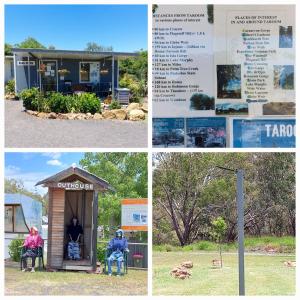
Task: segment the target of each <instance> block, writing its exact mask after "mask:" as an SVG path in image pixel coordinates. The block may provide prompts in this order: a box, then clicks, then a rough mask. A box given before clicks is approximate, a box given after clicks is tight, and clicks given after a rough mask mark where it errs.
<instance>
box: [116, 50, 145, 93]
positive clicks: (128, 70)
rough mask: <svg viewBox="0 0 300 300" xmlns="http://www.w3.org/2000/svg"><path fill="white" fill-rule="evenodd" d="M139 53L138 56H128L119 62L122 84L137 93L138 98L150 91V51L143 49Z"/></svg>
mask: <svg viewBox="0 0 300 300" xmlns="http://www.w3.org/2000/svg"><path fill="white" fill-rule="evenodd" d="M138 54H139V55H138V57H128V58H126V59H123V60H121V61H120V62H119V72H120V84H122V87H127V88H129V89H130V90H131V91H133V92H134V93H136V95H135V96H136V97H137V98H138V97H144V96H145V95H147V92H148V86H147V82H148V51H144V50H141V51H140V52H139V53H138ZM128 78H130V81H129V80H128ZM135 86H138V89H137V88H135Z"/></svg>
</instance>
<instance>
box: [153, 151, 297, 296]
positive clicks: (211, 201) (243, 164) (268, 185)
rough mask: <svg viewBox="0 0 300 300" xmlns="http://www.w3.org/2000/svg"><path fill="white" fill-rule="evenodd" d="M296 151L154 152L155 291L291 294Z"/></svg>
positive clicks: (156, 293) (173, 293)
mask: <svg viewBox="0 0 300 300" xmlns="http://www.w3.org/2000/svg"><path fill="white" fill-rule="evenodd" d="M295 162H296V155H295V153H293V152H154V153H153V157H152V165H153V168H152V174H153V175H152V195H153V200H152V201H153V212H152V215H153V222H152V227H153V229H152V235H153V237H152V241H153V246H152V289H153V295H154V296H162V295H163V296H173V297H174V296H237V295H240V296H242V295H247V296H275V295H280V296H287V295H295V293H296V274H295V267H296V251H295V246H296V234H295V230H296V209H295V204H296V185H295V184H296V183H295V172H296V165H295Z"/></svg>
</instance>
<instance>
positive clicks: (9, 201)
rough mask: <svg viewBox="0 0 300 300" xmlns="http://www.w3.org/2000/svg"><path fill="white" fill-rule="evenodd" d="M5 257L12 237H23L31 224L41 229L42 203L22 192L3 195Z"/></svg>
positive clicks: (7, 256)
mask: <svg viewBox="0 0 300 300" xmlns="http://www.w3.org/2000/svg"><path fill="white" fill-rule="evenodd" d="M4 220H5V225H4V231H5V258H9V253H8V246H9V244H10V243H11V241H13V240H14V239H17V238H25V237H26V236H27V235H28V234H29V230H30V228H31V227H32V226H35V227H37V229H38V230H39V232H41V229H42V203H41V202H39V201H37V200H35V199H32V198H31V197H28V196H26V195H22V194H5V195H4Z"/></svg>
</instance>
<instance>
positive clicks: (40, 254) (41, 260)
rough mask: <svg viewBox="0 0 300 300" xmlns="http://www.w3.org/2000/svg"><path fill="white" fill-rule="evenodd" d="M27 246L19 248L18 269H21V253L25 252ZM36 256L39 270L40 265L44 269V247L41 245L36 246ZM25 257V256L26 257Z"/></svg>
mask: <svg viewBox="0 0 300 300" xmlns="http://www.w3.org/2000/svg"><path fill="white" fill-rule="evenodd" d="M26 250H27V248H26V247H25V246H23V247H22V248H21V253H20V254H21V260H20V269H21V270H22V256H23V254H24V253H25V252H26ZM36 258H38V259H39V271H41V270H42V267H43V270H44V269H45V265H44V248H43V247H39V248H38V253H37V256H36ZM26 259H27V258H26Z"/></svg>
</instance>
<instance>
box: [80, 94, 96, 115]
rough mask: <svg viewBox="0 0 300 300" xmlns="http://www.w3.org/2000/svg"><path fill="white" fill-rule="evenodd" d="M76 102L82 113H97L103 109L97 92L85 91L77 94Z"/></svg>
mask: <svg viewBox="0 0 300 300" xmlns="http://www.w3.org/2000/svg"><path fill="white" fill-rule="evenodd" d="M76 97H77V99H76ZM75 102H78V110H79V111H80V112H82V113H88V112H89V113H91V114H95V113H97V112H100V111H101V103H100V101H99V99H98V98H97V96H96V95H95V94H90V93H84V94H81V95H79V96H75Z"/></svg>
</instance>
